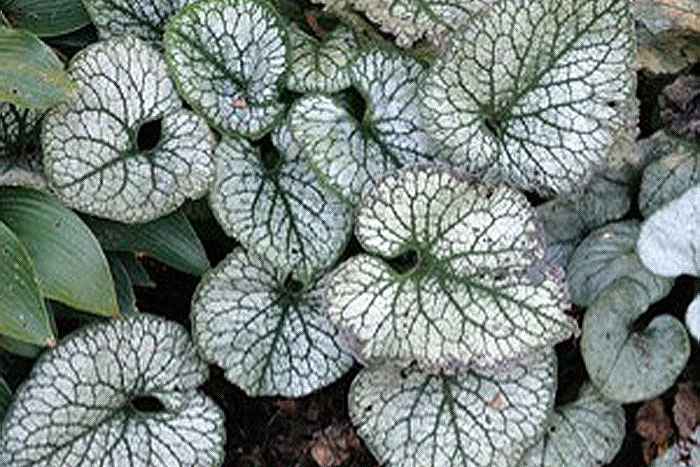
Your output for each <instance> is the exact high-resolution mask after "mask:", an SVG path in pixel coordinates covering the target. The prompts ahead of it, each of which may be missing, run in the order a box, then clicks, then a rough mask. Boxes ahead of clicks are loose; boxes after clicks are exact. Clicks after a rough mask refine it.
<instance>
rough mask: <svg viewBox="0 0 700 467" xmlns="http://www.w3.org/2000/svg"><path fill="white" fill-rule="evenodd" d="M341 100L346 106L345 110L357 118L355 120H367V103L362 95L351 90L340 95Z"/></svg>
mask: <svg viewBox="0 0 700 467" xmlns="http://www.w3.org/2000/svg"><path fill="white" fill-rule="evenodd" d="M340 98H341V100H342V101H343V103H344V104H345V108H347V109H348V111H349V112H350V114H351V115H352V116H353V117H355V120H357V121H358V122H362V121H363V120H364V118H365V112H366V111H367V103H366V102H365V99H364V98H363V97H362V94H360V93H359V92H357V90H355V89H353V88H350V89H346V90H345V91H343V92H342V93H340Z"/></svg>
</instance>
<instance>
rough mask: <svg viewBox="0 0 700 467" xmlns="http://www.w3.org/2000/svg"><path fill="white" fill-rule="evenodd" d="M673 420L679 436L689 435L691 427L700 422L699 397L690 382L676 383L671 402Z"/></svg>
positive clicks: (685, 436)
mask: <svg viewBox="0 0 700 467" xmlns="http://www.w3.org/2000/svg"><path fill="white" fill-rule="evenodd" d="M673 421H674V422H675V423H676V426H677V427H678V433H679V434H680V436H681V438H687V437H689V436H690V433H692V431H693V429H694V428H695V427H696V426H698V424H700V398H698V394H697V393H696V392H695V389H694V388H693V384H692V383H680V384H678V391H676V396H675V397H674V404H673Z"/></svg>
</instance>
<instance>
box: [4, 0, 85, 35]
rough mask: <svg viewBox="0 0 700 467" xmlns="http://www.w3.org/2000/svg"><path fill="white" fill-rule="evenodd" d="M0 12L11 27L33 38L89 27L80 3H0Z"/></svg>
mask: <svg viewBox="0 0 700 467" xmlns="http://www.w3.org/2000/svg"><path fill="white" fill-rule="evenodd" d="M0 9H1V10H2V11H3V13H5V15H6V16H7V19H8V20H9V21H10V23H12V24H13V25H14V26H17V27H18V28H22V29H26V30H28V31H31V32H33V33H34V34H36V35H37V36H58V35H60V34H66V33H69V32H72V31H75V30H76V29H80V28H81V27H83V26H85V25H86V24H88V23H90V17H89V16H88V14H87V11H85V7H83V2H82V1H81V0H0Z"/></svg>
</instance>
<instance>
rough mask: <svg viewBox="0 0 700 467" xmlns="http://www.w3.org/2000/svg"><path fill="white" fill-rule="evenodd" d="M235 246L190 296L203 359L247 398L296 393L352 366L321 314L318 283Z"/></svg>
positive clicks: (318, 385)
mask: <svg viewBox="0 0 700 467" xmlns="http://www.w3.org/2000/svg"><path fill="white" fill-rule="evenodd" d="M286 276H287V273H286V272H285V271H279V270H276V269H275V268H273V267H271V266H270V265H269V264H268V263H266V262H265V261H264V260H262V259H260V258H258V257H256V256H255V255H254V254H247V253H245V251H243V249H241V248H236V249H235V250H234V251H233V252H232V253H231V254H230V255H229V256H228V257H227V258H226V259H224V260H223V261H222V262H221V263H220V264H219V265H218V266H216V267H215V268H214V269H212V270H211V271H210V272H209V273H207V274H206V275H205V276H204V278H203V279H202V282H201V283H200V284H199V287H198V288H197V291H196V292H195V296H194V298H193V300H192V317H191V318H192V327H193V331H192V334H193V336H194V339H195V341H196V342H197V345H198V346H199V348H200V350H201V352H202V354H203V355H204V357H205V358H206V359H207V360H209V361H211V362H214V363H216V364H218V365H220V366H222V367H223V368H224V370H225V371H226V377H227V378H228V379H229V380H230V381H232V382H233V383H235V384H237V385H239V386H241V387H242V388H243V390H244V391H245V392H246V393H247V394H249V395H251V396H269V395H281V396H285V397H301V396H304V395H306V394H309V393H310V392H312V391H315V390H316V389H319V388H321V387H324V386H326V385H328V384H330V383H332V382H333V381H335V380H336V379H338V378H339V377H340V376H342V375H343V374H344V373H345V372H346V371H347V370H349V369H350V367H351V366H352V362H353V360H352V357H351V356H350V354H348V353H347V351H345V350H344V349H343V348H342V347H341V346H340V345H339V343H338V335H337V331H336V330H335V329H334V328H333V327H332V326H331V324H330V323H329V322H328V319H327V318H326V317H325V316H324V315H322V314H321V305H322V300H321V284H320V283H319V284H309V285H308V286H303V285H301V284H298V285H299V287H300V288H301V290H297V287H296V285H297V284H295V283H294V281H292V282H291V283H290V282H289V281H288V280H286Z"/></svg>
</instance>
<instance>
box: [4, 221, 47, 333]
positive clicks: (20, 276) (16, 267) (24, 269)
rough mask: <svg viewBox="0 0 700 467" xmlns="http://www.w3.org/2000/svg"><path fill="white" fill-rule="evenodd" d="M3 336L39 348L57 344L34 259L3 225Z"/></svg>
mask: <svg viewBox="0 0 700 467" xmlns="http://www.w3.org/2000/svg"><path fill="white" fill-rule="evenodd" d="M0 277H2V278H3V286H2V287H0V334H3V335H5V336H8V337H11V338H13V339H16V340H19V341H22V342H26V343H29V344H34V345H38V346H44V345H53V344H55V338H54V333H53V331H52V329H51V323H50V318H49V315H48V312H47V311H46V307H45V306H44V297H42V296H41V293H40V292H39V282H38V279H37V276H36V270H35V269H34V264H33V263H32V258H31V256H30V255H29V252H28V251H27V250H26V248H25V246H24V244H22V242H21V241H20V240H19V239H18V238H17V236H16V235H15V234H14V233H13V232H12V231H11V230H10V229H9V228H8V227H7V225H5V224H4V223H3V222H0Z"/></svg>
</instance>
